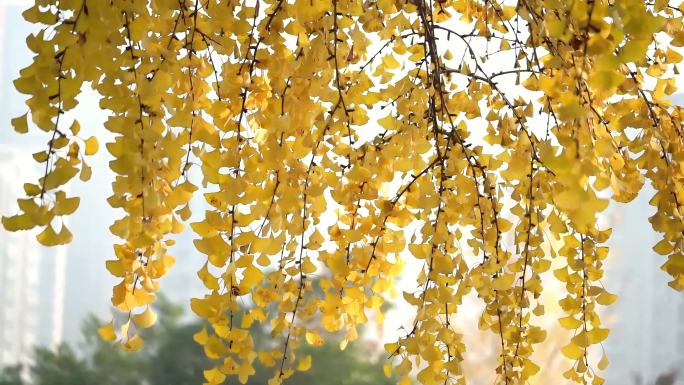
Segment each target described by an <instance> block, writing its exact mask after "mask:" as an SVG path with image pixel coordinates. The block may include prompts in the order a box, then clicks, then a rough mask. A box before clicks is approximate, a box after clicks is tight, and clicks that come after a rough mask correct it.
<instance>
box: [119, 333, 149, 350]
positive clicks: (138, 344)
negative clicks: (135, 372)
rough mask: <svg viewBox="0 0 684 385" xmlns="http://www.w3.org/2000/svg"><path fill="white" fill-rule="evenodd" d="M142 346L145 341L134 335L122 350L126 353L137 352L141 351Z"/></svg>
mask: <svg viewBox="0 0 684 385" xmlns="http://www.w3.org/2000/svg"><path fill="white" fill-rule="evenodd" d="M144 345H145V341H143V339H142V338H141V337H140V335H139V334H137V333H136V334H133V336H132V337H131V338H129V339H128V341H126V343H125V344H123V349H124V350H125V351H128V352H137V351H138V350H140V349H142V348H143V346H144Z"/></svg>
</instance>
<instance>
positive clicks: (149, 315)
mask: <svg viewBox="0 0 684 385" xmlns="http://www.w3.org/2000/svg"><path fill="white" fill-rule="evenodd" d="M133 322H135V325H136V326H138V327H141V328H143V329H146V328H149V327H150V326H152V325H154V323H155V322H157V314H155V313H154V312H153V311H152V308H150V307H149V306H148V307H147V308H146V309H145V311H144V312H142V313H140V314H136V315H134V316H133Z"/></svg>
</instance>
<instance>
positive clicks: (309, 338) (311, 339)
mask: <svg viewBox="0 0 684 385" xmlns="http://www.w3.org/2000/svg"><path fill="white" fill-rule="evenodd" d="M305 337H306V342H307V343H308V344H309V345H313V346H321V345H323V344H324V343H325V341H324V340H323V338H322V337H321V336H320V334H318V332H316V331H310V332H306V335H305Z"/></svg>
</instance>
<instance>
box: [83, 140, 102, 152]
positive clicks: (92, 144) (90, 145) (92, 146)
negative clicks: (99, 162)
mask: <svg viewBox="0 0 684 385" xmlns="http://www.w3.org/2000/svg"><path fill="white" fill-rule="evenodd" d="M99 148H100V145H99V143H98V142H97V138H96V137H94V136H91V137H90V138H88V139H87V140H86V141H85V154H86V155H95V154H96V153H97V150H98V149H99Z"/></svg>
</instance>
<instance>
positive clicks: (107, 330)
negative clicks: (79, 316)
mask: <svg viewBox="0 0 684 385" xmlns="http://www.w3.org/2000/svg"><path fill="white" fill-rule="evenodd" d="M97 334H99V335H100V338H102V339H103V340H105V341H108V342H112V341H114V340H115V339H116V332H114V325H113V324H112V323H111V322H110V323H108V324H106V325H105V326H103V327H101V328H99V329H97Z"/></svg>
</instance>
